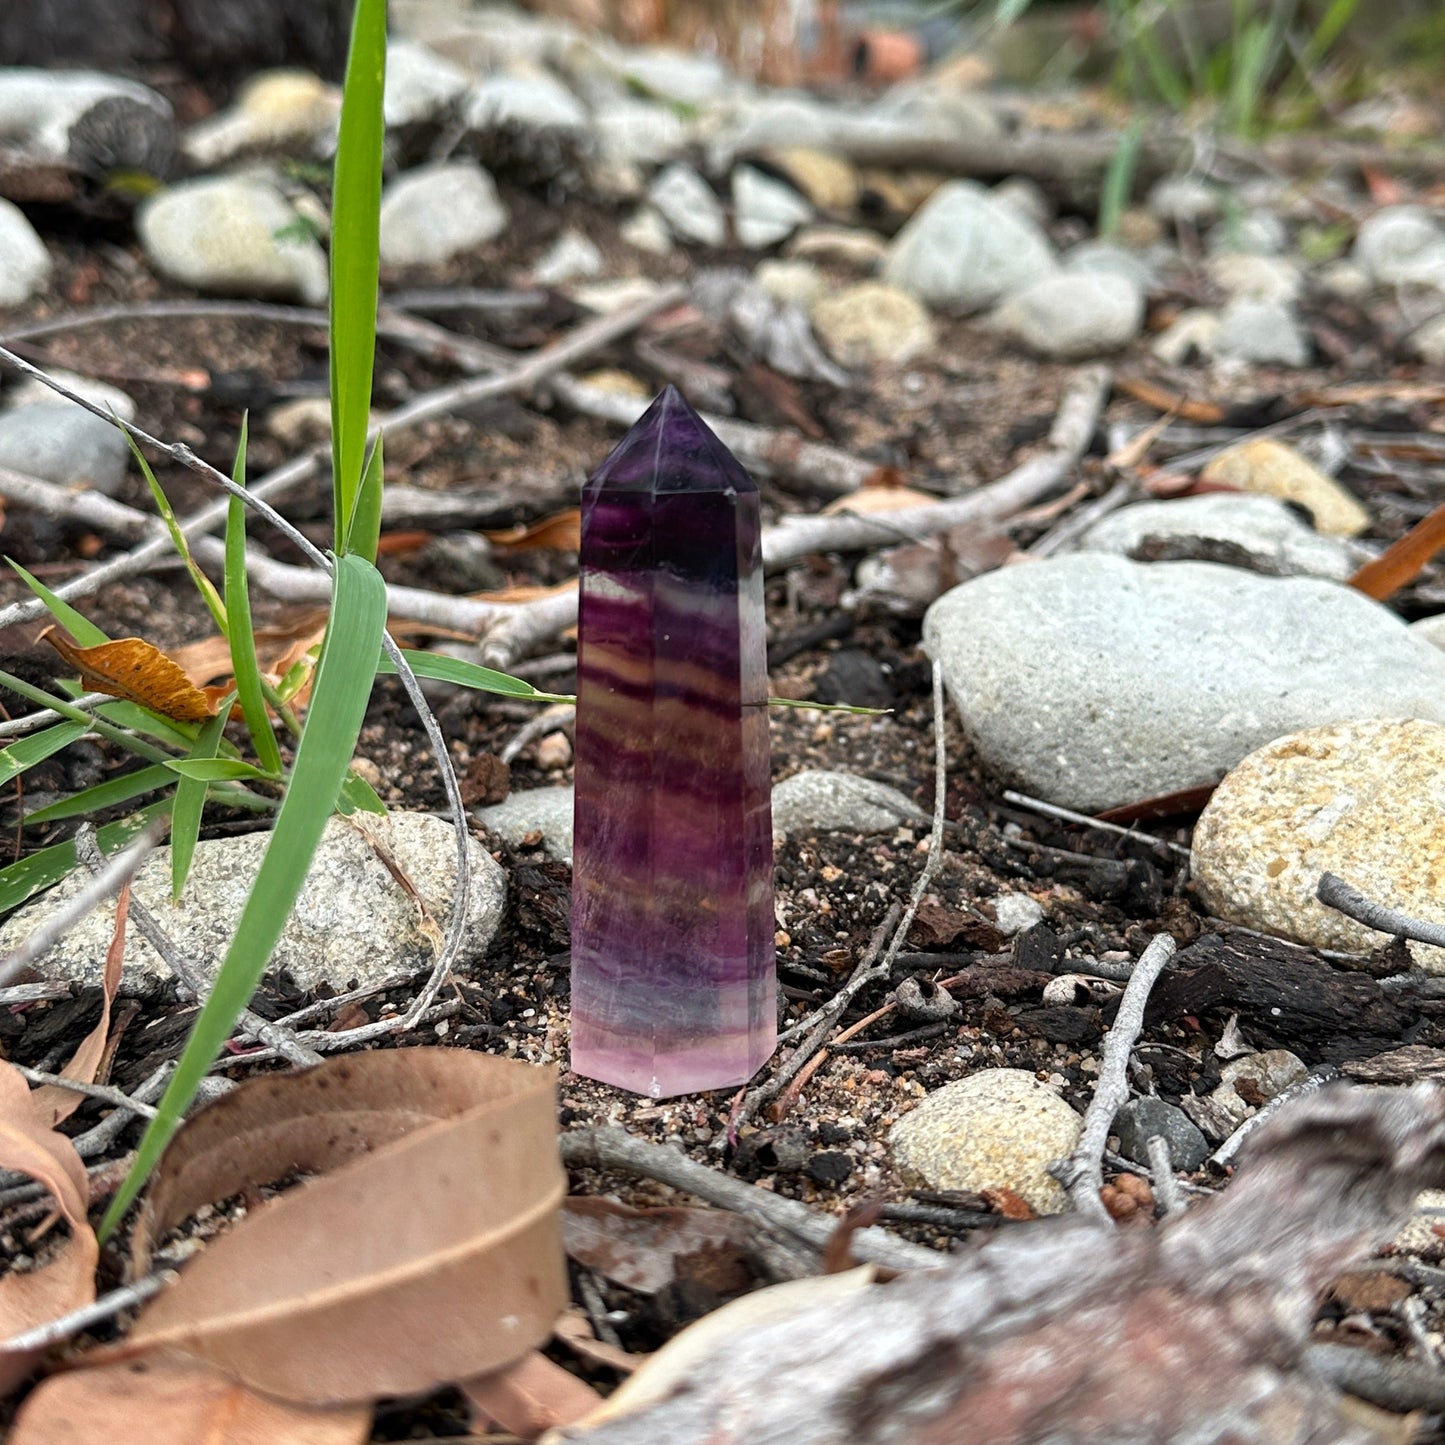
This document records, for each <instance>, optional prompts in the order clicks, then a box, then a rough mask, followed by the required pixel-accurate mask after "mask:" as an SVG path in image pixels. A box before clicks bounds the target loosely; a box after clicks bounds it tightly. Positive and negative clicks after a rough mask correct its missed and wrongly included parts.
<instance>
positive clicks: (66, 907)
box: [0, 823, 164, 984]
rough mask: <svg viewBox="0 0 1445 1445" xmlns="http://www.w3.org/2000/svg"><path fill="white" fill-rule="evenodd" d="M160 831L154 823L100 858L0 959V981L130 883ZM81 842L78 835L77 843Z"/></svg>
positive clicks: (21, 968)
mask: <svg viewBox="0 0 1445 1445" xmlns="http://www.w3.org/2000/svg"><path fill="white" fill-rule="evenodd" d="M162 832H164V825H163V824H159V823H153V824H151V826H150V827H148V828H147V829H146V830H145V831H144V832H143V833H142V834H141V835H140V837H138V838H137V839H136V840H135V842H134V843H132V844H131V845H130V847H129V848H127V849H126V850H125V851H124V852H123V853H118V854H116V856H115V857H113V858H108V859H104V860H102V863H101V866H100V867H99V869H98V871H97V872H96V874H95V877H94V878H92V879H91V880H90V882H89V883H87V884H86V885H85V887H84V888H82V889H81V890H80V891H79V892H78V893H77V894H76V895H75V897H73V898H71V899H69V900H68V901H67V902H65V903H64V904H62V905H61V906H60V907H59V908H57V909H56V910H55V912H54V913H52V914H51V915H50V917H49V918H47V919H46V920H45V922H44V923H42V924H40V925H39V926H38V927H37V928H36V929H35V931H34V932H33V933H31V934H30V935H29V936H28V937H27V938H26V939H25V940H24V941H23V942H22V943H21V944H20V945H19V946H18V947H17V948H14V949H12V950H11V951H10V952H9V953H7V954H6V955H5V957H4V958H0V984H4V983H9V982H10V981H11V980H12V979H13V978H14V977H15V976H16V975H17V974H19V973H21V972H23V971H24V970H25V969H26V968H28V967H29V966H30V965H31V964H32V963H34V962H35V960H36V959H38V958H43V957H44V956H45V955H46V954H47V953H49V952H50V950H51V949H52V948H54V946H55V945H56V944H57V943H59V941H60V940H61V939H62V938H64V937H65V935H66V934H67V933H69V932H70V930H71V929H72V928H74V927H75V926H76V924H78V923H80V922H81V921H82V920H83V919H85V918H88V917H89V916H90V915H91V914H92V913H93V912H94V911H95V910H96V909H97V908H99V907H100V905H101V904H102V903H104V902H105V900H106V899H107V898H110V897H111V896H113V895H114V894H116V893H118V892H119V891H120V889H121V887H122V886H123V885H124V884H126V883H129V882H130V880H131V879H132V878H134V877H135V874H136V871H137V870H138V869H139V868H140V866H141V864H142V863H144V862H145V860H146V858H147V857H148V856H149V855H150V852H151V850H152V849H153V848H154V847H155V846H156V844H157V843H158V842H160V838H161V834H162ZM92 836H94V835H92ZM80 841H81V840H80V838H79V837H77V840H76V842H77V846H78V845H79V844H80Z"/></svg>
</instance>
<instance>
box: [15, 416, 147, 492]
mask: <svg viewBox="0 0 1445 1445" xmlns="http://www.w3.org/2000/svg"><path fill="white" fill-rule="evenodd" d="M46 394H47V396H49V397H51V398H53V399H52V400H49V401H35V402H32V403H30V404H29V405H26V406H14V407H11V408H10V409H9V410H8V411H3V412H0V467H10V468H12V469H13V470H15V471H17V472H25V473H27V474H28V475H29V476H32V477H39V478H40V479H41V480H42V481H46V482H55V483H56V484H57V485H58V486H63V487H89V488H90V489H91V490H93V491H97V492H103V493H104V494H105V495H106V496H113V495H114V494H115V493H116V492H117V491H119V490H120V484H121V483H122V482H123V481H124V480H125V472H126V467H127V465H128V464H129V462H130V448H129V447H127V445H126V441H125V435H124V433H122V432H121V431H120V429H119V428H118V427H114V426H112V425H111V424H110V423H109V422H108V421H104V420H102V418H100V417H98V416H95V415H93V414H92V413H91V412H88V411H86V410H85V409H84V408H83V407H79V406H76V405H75V403H74V402H71V401H66V400H65V399H64V397H61V396H57V395H56V394H55V393H54V392H50V391H47V393H46Z"/></svg>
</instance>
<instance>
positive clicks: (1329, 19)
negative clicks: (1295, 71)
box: [1300, 0, 1360, 70]
mask: <svg viewBox="0 0 1445 1445" xmlns="http://www.w3.org/2000/svg"><path fill="white" fill-rule="evenodd" d="M1359 8H1360V0H1331V3H1330V6H1329V8H1328V9H1327V10H1326V11H1325V13H1324V14H1323V15H1322V16H1321V17H1320V23H1319V24H1318V25H1316V26H1315V28H1314V33H1313V34H1312V35H1311V36H1310V38H1309V40H1308V41H1307V42H1306V44H1305V48H1304V52H1303V54H1301V56H1300V67H1301V69H1304V70H1308V69H1310V68H1311V67H1312V66H1314V65H1318V64H1319V62H1320V61H1321V60H1323V59H1324V58H1325V55H1326V54H1327V53H1328V52H1329V49H1330V47H1331V46H1332V45H1333V44H1334V43H1335V41H1336V40H1338V39H1339V38H1340V33H1341V32H1342V31H1343V30H1344V28H1345V26H1347V25H1348V24H1349V23H1350V21H1351V20H1353V19H1354V18H1355V11H1356V10H1358V9H1359Z"/></svg>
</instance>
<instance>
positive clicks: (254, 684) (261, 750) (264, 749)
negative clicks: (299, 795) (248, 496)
mask: <svg viewBox="0 0 1445 1445" xmlns="http://www.w3.org/2000/svg"><path fill="white" fill-rule="evenodd" d="M247 431H248V427H247V421H246V418H245V417H242V418H241V440H240V441H239V442H238V443H237V444H236V460H235V462H234V463H233V464H232V467H231V480H232V481H234V482H235V483H236V485H237V486H240V487H244V486H245V485H246V438H247ZM226 616H227V617H228V618H230V621H231V626H230V630H229V631H228V632H227V634H226V635H227V637H228V639H229V640H230V643H231V672H232V674H233V675H234V676H235V679H236V700H237V701H238V702H239V703H240V704H241V715H242V716H243V717H244V718H245V719H246V731H247V732H248V733H250V735H251V746H252V747H253V748H255V749H256V756H257V757H258V758H259V759H260V760H261V766H262V767H263V768H265V769H266V771H267V772H268V773H279V772H280V771H281V749H280V748H279V747H278V746H277V743H276V732H275V729H274V728H273V727H272V726H271V718H270V716H269V715H268V714H267V712H266V698H265V693H264V690H263V689H262V686H261V665H260V663H258V662H257V661H256V634H255V630H254V628H253V627H252V625H251V593H250V590H249V588H248V585H247V581H246V504H245V503H244V502H243V501H242V500H241V499H240V497H237V496H232V498H231V503H230V506H229V507H228V508H227V511H226Z"/></svg>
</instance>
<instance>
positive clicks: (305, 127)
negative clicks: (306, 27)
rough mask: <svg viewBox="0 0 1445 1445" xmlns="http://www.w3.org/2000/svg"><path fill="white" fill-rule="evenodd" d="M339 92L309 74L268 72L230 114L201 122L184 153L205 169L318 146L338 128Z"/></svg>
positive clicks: (191, 133) (241, 96)
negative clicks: (252, 155) (252, 154)
mask: <svg viewBox="0 0 1445 1445" xmlns="http://www.w3.org/2000/svg"><path fill="white" fill-rule="evenodd" d="M340 111H341V92H340V90H338V89H337V87H336V86H334V85H328V84H327V83H326V82H325V81H324V80H322V79H321V77H320V76H319V75H313V74H312V73H311V72H310V71H309V70H267V71H263V72H261V74H259V75H256V76H253V77H252V78H251V79H250V80H248V81H247V82H246V84H245V85H244V86H243V87H242V88H241V91H240V93H239V94H238V95H237V97H236V103H235V104H234V105H233V106H231V107H230V108H229V109H227V110H223V111H220V112H219V113H217V114H216V115H212V116H208V117H207V118H206V119H205V120H202V121H198V122H197V123H196V124H195V125H193V126H192V127H191V128H190V130H188V131H187V132H186V135H185V141H184V149H185V152H186V155H187V156H188V157H189V158H190V159H191V161H192V162H193V163H194V164H195V165H197V166H201V167H214V166H219V165H221V164H222V163H223V162H225V161H228V160H230V159H231V158H232V157H233V156H238V155H240V154H241V153H242V152H243V151H252V150H263V149H270V148H279V147H282V146H288V145H296V144H298V143H301V142H305V141H311V140H315V139H317V138H318V137H320V136H321V135H323V134H325V133H326V132H327V131H328V130H330V129H332V128H333V127H334V126H335V124H336V119H337V116H338V115H339V114H340Z"/></svg>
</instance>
